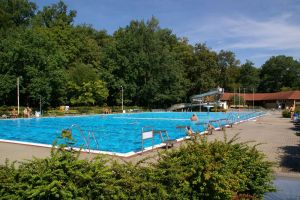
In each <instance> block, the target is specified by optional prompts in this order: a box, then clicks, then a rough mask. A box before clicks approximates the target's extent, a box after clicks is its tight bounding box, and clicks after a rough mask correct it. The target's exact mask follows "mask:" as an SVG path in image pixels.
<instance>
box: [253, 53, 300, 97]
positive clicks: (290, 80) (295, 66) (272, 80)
mask: <svg viewBox="0 0 300 200" xmlns="http://www.w3.org/2000/svg"><path fill="white" fill-rule="evenodd" d="M299 72H300V63H299V61H297V60H294V59H293V57H288V56H284V55H280V56H273V57H271V58H270V59H269V60H267V61H266V62H265V64H263V65H262V69H261V73H260V78H261V82H260V85H259V91H262V92H278V91H280V90H281V88H283V87H290V88H293V89H300V88H299V77H300V73H299Z"/></svg>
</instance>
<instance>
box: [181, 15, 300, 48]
mask: <svg viewBox="0 0 300 200" xmlns="http://www.w3.org/2000/svg"><path fill="white" fill-rule="evenodd" d="M290 17H291V15H290V14H284V15H281V16H279V17H276V18H272V19H269V20H264V21H258V20H254V19H250V18H246V17H236V18H220V19H213V20H209V22H207V23H205V24H204V25H201V27H200V28H198V29H194V30H193V31H189V32H186V33H185V34H187V36H188V37H189V38H191V41H192V42H193V41H196V38H197V37H198V38H197V40H198V41H199V39H202V40H204V41H208V42H210V43H214V44H215V45H216V46H215V47H214V48H217V49H221V48H222V49H247V48H253V49H254V48H256V49H257V48H259V49H269V50H287V49H293V50H295V49H298V50H300V26H299V25H295V24H290V23H288V20H289V18H290ZM200 36H201V37H200ZM199 37H200V38H199Z"/></svg>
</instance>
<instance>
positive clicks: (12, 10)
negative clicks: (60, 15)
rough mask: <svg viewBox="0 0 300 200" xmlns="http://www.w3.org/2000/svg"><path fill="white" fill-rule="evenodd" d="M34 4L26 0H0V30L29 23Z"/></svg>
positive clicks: (32, 14)
mask: <svg viewBox="0 0 300 200" xmlns="http://www.w3.org/2000/svg"><path fill="white" fill-rule="evenodd" d="M35 11H36V4H35V3H33V2H29V1H28V0H0V27H1V28H0V30H1V31H4V30H8V29H9V28H16V27H18V26H27V25H29V22H30V20H31V19H32V17H33V16H34V15H35Z"/></svg>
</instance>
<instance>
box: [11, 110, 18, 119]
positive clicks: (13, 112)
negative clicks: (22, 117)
mask: <svg viewBox="0 0 300 200" xmlns="http://www.w3.org/2000/svg"><path fill="white" fill-rule="evenodd" d="M17 116H18V113H17V111H16V109H15V108H14V109H13V110H12V111H11V117H12V118H17Z"/></svg>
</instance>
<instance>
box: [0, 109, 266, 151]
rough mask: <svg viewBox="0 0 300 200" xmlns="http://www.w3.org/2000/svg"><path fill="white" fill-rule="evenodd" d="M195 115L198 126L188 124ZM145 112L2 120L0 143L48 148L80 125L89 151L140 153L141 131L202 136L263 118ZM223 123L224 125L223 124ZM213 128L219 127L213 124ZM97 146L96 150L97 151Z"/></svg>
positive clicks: (76, 133)
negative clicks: (227, 123)
mask: <svg viewBox="0 0 300 200" xmlns="http://www.w3.org/2000/svg"><path fill="white" fill-rule="evenodd" d="M193 113H196V114H197V116H198V118H199V122H200V123H195V122H192V121H190V117H191V115H192V114H193ZM193 113H192V112H145V113H132V114H110V115H87V116H72V117H71V116H70V117H45V118H30V119H5V120H0V139H2V140H9V141H21V142H30V143H38V144H46V145H51V144H52V143H53V141H54V140H55V139H57V138H58V136H59V135H60V134H61V131H62V130H63V129H68V128H70V126H71V125H73V124H76V125H79V126H80V128H81V129H82V132H83V133H84V134H85V135H86V134H88V132H90V133H93V134H94V135H95V138H96V140H97V143H98V145H97V143H96V142H95V141H94V140H93V139H91V140H90V147H91V149H93V150H99V151H107V152H113V153H120V154H124V153H128V152H137V151H141V148H142V139H141V137H142V136H141V130H142V128H143V127H152V128H153V129H154V130H167V131H168V135H169V137H170V138H171V139H179V138H183V137H185V136H186V134H185V130H184V129H182V128H176V127H178V126H191V127H192V129H193V130H194V131H198V132H202V131H204V130H205V128H206V127H205V124H202V122H208V121H209V120H217V119H225V118H226V119H229V120H231V121H232V122H238V121H241V120H247V119H249V118H255V117H257V116H260V115H262V114H263V113H262V112H240V113H237V112H228V113H213V112H211V113H206V112H193ZM223 123H225V122H223ZM213 125H214V127H215V128H217V127H218V126H219V125H218V123H216V122H213ZM73 138H74V139H75V141H76V143H75V145H74V146H75V147H80V146H82V145H83V143H84V141H83V137H82V136H81V134H80V131H79V130H77V129H73ZM154 143H155V144H160V143H161V139H160V137H159V135H155V137H154ZM151 145H152V142H151V141H146V142H145V147H149V146H151ZM97 146H98V148H97Z"/></svg>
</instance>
